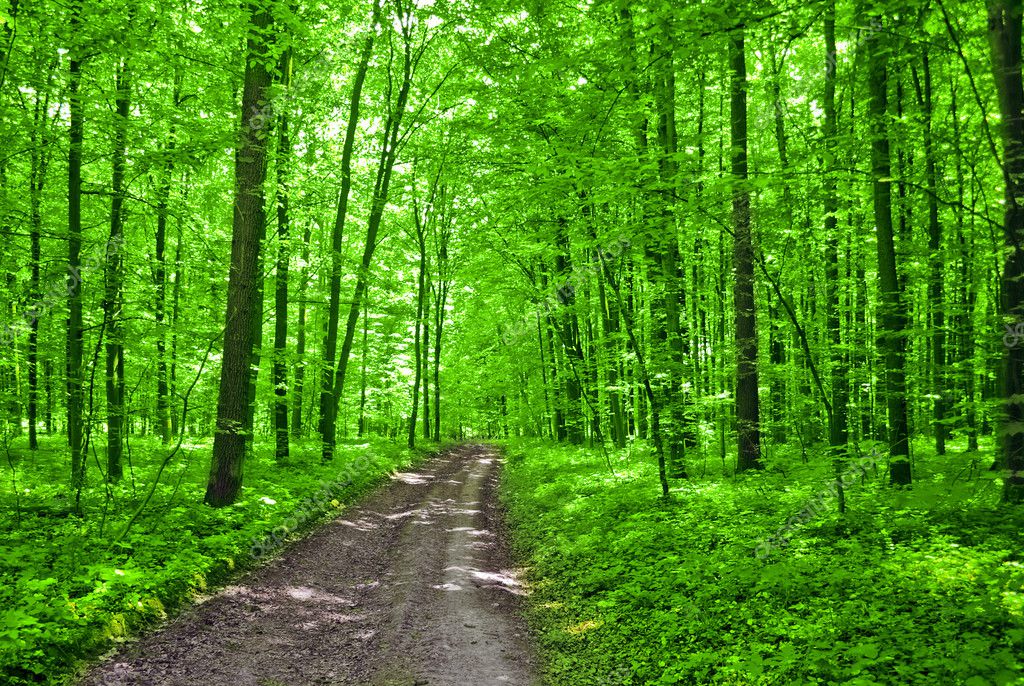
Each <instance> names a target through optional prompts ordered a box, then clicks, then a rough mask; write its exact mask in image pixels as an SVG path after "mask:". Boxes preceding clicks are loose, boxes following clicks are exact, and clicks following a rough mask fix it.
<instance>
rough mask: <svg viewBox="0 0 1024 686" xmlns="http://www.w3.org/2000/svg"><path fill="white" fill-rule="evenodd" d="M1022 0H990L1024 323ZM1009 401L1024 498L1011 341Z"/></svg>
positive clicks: (1007, 290)
mask: <svg viewBox="0 0 1024 686" xmlns="http://www.w3.org/2000/svg"><path fill="white" fill-rule="evenodd" d="M1022 11H1024V10H1022V7H1021V2H1020V0H989V2H988V29H989V40H990V43H991V47H992V65H993V71H994V73H995V80H996V88H997V90H998V91H999V110H1000V114H1001V130H1002V143H1003V158H1004V159H1003V184H1004V187H1005V188H1004V197H1005V200H1006V202H1005V209H1004V217H1003V244H1004V246H1005V249H1006V250H1005V261H1004V262H1003V275H1002V280H1001V282H1000V285H1001V286H1002V288H1001V290H1002V293H1001V295H1002V298H1001V300H1000V302H999V305H1000V308H999V309H1000V312H999V313H1000V314H1001V315H1002V317H1003V318H1004V320H1007V321H1011V320H1012V321H1013V322H1014V324H1012V325H1014V326H1015V325H1016V324H1017V323H1019V322H1022V321H1024V112H1022V110H1024V83H1022V78H1021V15H1022ZM999 380H1000V386H1001V388H1000V391H1001V392H1000V395H1001V400H1002V402H1003V414H1004V416H1003V432H1002V433H1003V435H1002V441H1001V442H1002V453H1003V467H1004V469H1006V470H1007V472H1008V474H1007V476H1006V480H1005V481H1004V484H1003V499H1004V500H1005V501H1007V502H1013V503H1019V502H1022V501H1024V345H1021V344H1019V343H1018V344H1017V345H1007V346H1005V350H1004V352H1003V365H1002V368H1001V370H1000V375H999Z"/></svg>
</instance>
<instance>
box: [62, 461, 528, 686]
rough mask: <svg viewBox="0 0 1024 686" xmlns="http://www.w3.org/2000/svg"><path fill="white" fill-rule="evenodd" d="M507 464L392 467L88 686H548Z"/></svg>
mask: <svg viewBox="0 0 1024 686" xmlns="http://www.w3.org/2000/svg"><path fill="white" fill-rule="evenodd" d="M498 471H499V456H498V454H497V452H496V449H494V448H490V447H486V446H460V447H457V448H453V449H451V450H448V451H446V452H442V453H441V454H439V455H438V456H436V457H434V458H431V459H429V460H428V461H426V462H424V463H422V464H421V465H420V466H419V468H418V469H416V470H415V471H413V472H404V473H398V474H396V475H394V477H393V478H392V480H391V482H390V483H388V484H386V485H384V486H382V487H380V488H378V489H377V490H376V491H374V492H373V493H372V494H370V495H369V496H368V497H367V498H366V499H365V500H363V501H362V502H361V503H360V504H359V505H358V506H356V507H354V508H353V509H351V510H349V511H348V512H346V513H345V515H343V516H341V517H339V518H338V519H335V520H333V521H331V522H329V523H328V524H326V525H325V526H323V527H321V528H320V529H318V530H317V531H315V532H314V533H312V534H311V535H310V536H308V537H306V538H304V539H303V540H301V541H299V542H298V543H296V544H295V545H293V546H291V547H290V548H288V549H287V550H286V551H285V552H284V553H283V554H282V555H281V556H280V557H278V558H276V559H274V560H272V561H271V562H269V563H268V564H266V565H264V566H262V567H260V568H259V569H257V570H255V571H254V572H252V573H251V574H249V575H248V576H246V577H243V578H242V579H240V580H238V581H237V582H236V584H235V585H232V586H229V587H227V588H225V589H224V590H223V591H221V592H220V593H218V594H217V595H215V596H213V597H211V598H209V599H207V600H205V601H204V602H201V603H200V604H197V605H195V606H193V607H192V608H189V609H188V610H186V611H185V612H183V613H182V614H181V616H179V617H178V618H177V619H176V620H175V621H173V622H172V623H170V624H169V625H167V626H166V627H165V628H163V629H162V630H160V631H158V632H156V633H153V634H150V635H149V636H147V637H144V638H143V639H141V640H140V641H138V642H136V643H133V644H131V645H130V646H129V647H127V648H125V649H124V650H122V651H121V652H120V653H118V654H117V655H114V656H113V657H110V658H109V659H107V660H105V661H104V662H103V663H101V664H99V665H98V666H96V667H95V668H94V669H93V670H92V671H91V672H90V673H89V674H88V675H87V676H86V677H85V678H84V680H83V681H82V682H81V685H82V686H128V685H132V686H135V685H139V686H141V685H144V684H147V685H148V684H154V685H157V684H159V685H160V686H175V685H180V686H194V685H195V684H207V685H209V686H217V685H228V684H230V685H231V686H245V685H252V686H284V685H287V686H300V685H301V686H313V685H315V684H336V685H339V686H340V685H348V684H353V685H355V684H358V685H361V686H418V685H429V686H444V685H449V686H456V685H465V686H470V685H472V686H477V685H482V684H510V685H513V686H515V685H517V684H518V685H523V686H527V685H529V684H535V683H537V681H536V677H535V676H534V674H535V658H534V655H533V654H532V652H531V649H530V646H529V645H528V639H527V632H526V627H525V624H524V623H523V620H522V619H521V614H520V609H521V607H520V606H521V602H522V599H521V596H522V595H523V594H524V591H523V590H522V588H521V587H520V583H519V581H517V578H516V572H515V570H514V569H513V565H512V562H511V558H510V556H509V553H508V549H507V547H506V545H505V542H504V536H503V524H502V518H501V513H500V511H499V509H498V506H497V495H496V492H497V488H498Z"/></svg>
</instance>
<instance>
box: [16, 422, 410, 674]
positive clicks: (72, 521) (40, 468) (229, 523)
mask: <svg viewBox="0 0 1024 686" xmlns="http://www.w3.org/2000/svg"><path fill="white" fill-rule="evenodd" d="M45 448H47V446H46V445H45V444H44V450H43V451H41V454H37V455H32V456H28V455H29V454H28V453H26V457H25V458H23V460H22V464H21V465H20V470H21V476H20V482H19V487H20V488H21V489H22V493H21V498H20V512H21V519H20V523H19V522H18V521H17V520H16V516H17V515H16V512H17V510H16V508H15V506H14V501H13V498H12V497H11V494H10V490H9V489H8V490H6V491H5V492H4V493H3V495H2V496H0V498H2V500H0V504H2V506H3V521H2V526H3V529H4V530H5V532H6V534H5V540H4V543H3V547H2V555H0V608H3V610H2V611H0V683H3V684H5V685H6V684H10V685H11V686H16V685H17V684H36V683H49V684H59V683H65V682H66V680H67V679H68V678H69V677H70V675H71V674H72V673H73V672H74V670H75V669H76V668H77V667H78V666H79V664H80V662H81V661H82V660H83V659H88V658H91V657H93V656H95V655H97V654H98V653H100V652H102V651H103V650H105V649H107V648H109V647H110V645H111V644H112V643H116V642H119V641H123V640H124V639H125V638H127V637H128V636H130V635H132V634H134V633H137V632H138V631H140V630H142V629H144V628H146V627H150V626H152V625H153V624H154V623H156V622H158V621H160V620H162V619H165V618H166V617H167V616H168V615H169V614H173V613H174V612H175V611H176V610H178V609H179V608H180V607H181V606H182V605H183V604H184V603H187V602H188V601H190V600H192V599H194V598H196V597H197V596H199V595H201V594H204V593H208V592H211V591H212V589H213V588H215V587H216V586H218V585H220V584H223V583H225V582H226V581H227V580H228V579H230V578H233V577H234V576H237V575H238V574H239V573H240V572H241V571H244V570H246V569H249V568H251V567H252V566H254V564H255V563H256V562H257V561H258V560H259V559H260V558H262V557H264V556H265V555H269V554H273V552H274V551H275V550H277V547H271V548H268V549H267V550H265V551H264V550H261V549H256V548H254V542H257V541H262V540H264V539H268V538H269V539H270V540H273V536H275V535H276V536H277V539H278V540H281V542H282V543H283V542H284V540H287V539H290V538H294V536H295V535H297V534H301V532H302V531H303V530H305V529H308V528H309V527H310V526H312V525H314V524H315V523H317V522H318V521H322V520H323V519H324V518H326V517H330V516H333V515H336V514H337V512H338V510H339V508H341V507H343V506H344V503H347V502H350V501H351V500H352V499H353V498H355V497H356V496H358V495H359V494H360V493H362V492H364V491H365V490H366V489H367V488H369V487H370V486H372V485H374V484H376V483H378V482H379V481H380V479H381V477H382V476H383V475H384V474H387V473H389V472H391V471H393V470H395V469H397V468H399V467H402V466H404V465H407V464H409V463H410V461H411V460H412V459H414V458H415V455H412V454H410V453H409V452H408V451H407V450H404V449H401V448H399V447H397V446H396V445H394V444H392V443H389V442H385V441H380V440H374V441H372V442H371V441H367V442H363V443H350V444H342V445H339V446H338V451H337V455H336V458H335V461H334V462H333V463H332V464H329V465H321V464H320V460H319V453H318V451H317V449H316V448H317V447H316V446H301V447H300V448H299V449H296V450H295V451H294V455H295V463H296V465H301V467H300V466H296V467H293V468H281V467H278V466H276V465H275V464H274V459H273V446H270V445H267V446H264V445H257V448H256V451H255V455H254V456H253V457H252V459H251V460H250V461H249V462H248V463H247V465H246V486H245V490H244V491H243V497H242V498H241V499H240V500H239V501H238V502H237V503H235V504H234V505H232V506H230V507H225V508H219V509H213V508H209V507H206V506H205V505H203V504H202V497H203V491H204V487H205V476H206V472H205V468H206V464H207V462H208V456H209V450H210V447H209V444H208V442H204V443H201V444H198V445H195V446H192V447H191V448H190V449H189V451H188V454H187V457H186V458H185V459H184V460H183V462H182V464H181V465H178V466H176V467H175V468H174V469H173V474H172V476H171V477H170V478H167V477H165V478H164V480H163V482H162V483H161V484H160V486H158V488H157V490H156V493H155V496H154V498H153V500H152V501H151V503H150V506H149V507H148V508H147V509H146V510H145V512H144V514H143V516H142V517H140V518H139V520H138V521H137V522H136V523H135V525H134V526H133V528H131V529H130V531H129V532H128V534H127V535H126V536H124V537H120V534H121V532H122V531H123V530H124V527H125V524H126V522H127V520H128V517H129V516H130V515H131V513H132V512H133V511H134V510H135V508H136V507H137V506H138V504H139V499H140V498H141V497H142V495H143V492H144V489H142V488H141V487H140V488H139V489H138V491H137V492H136V491H135V490H134V489H133V487H132V479H134V480H135V481H136V482H137V483H139V484H148V483H150V482H151V479H152V478H153V476H154V475H155V472H156V468H157V466H158V464H159V462H160V460H161V459H162V450H163V449H162V448H160V447H159V445H158V444H153V443H149V442H142V446H141V447H139V446H136V447H135V448H134V451H135V452H134V457H133V460H134V470H133V471H134V473H133V474H132V475H128V476H127V478H126V479H125V481H123V482H122V483H121V484H119V485H117V486H112V487H111V496H112V498H111V500H109V501H107V502H106V505H105V506H103V507H102V511H101V508H100V507H95V506H94V507H90V508H89V509H88V510H87V512H88V513H89V516H88V517H87V518H84V519H80V518H77V517H74V516H71V515H70V514H69V511H68V503H67V499H66V495H65V493H66V491H65V490H64V489H63V488H60V487H58V486H56V485H54V484H58V483H59V479H58V478H57V477H56V474H57V473H58V472H57V469H61V468H62V467H63V465H62V464H60V461H58V460H51V459H49V455H48V453H49V451H48V450H46V449H45ZM348 465H360V469H358V470H348V469H346V467H347V466H348ZM60 473H62V469H61V472H60ZM324 482H327V483H328V484H331V485H333V486H334V487H333V488H332V489H331V494H332V498H331V501H328V502H325V503H323V505H324V506H323V507H312V508H311V507H309V506H306V507H305V509H304V511H305V512H306V513H307V515H308V516H305V517H302V518H298V517H296V512H297V510H298V509H299V508H300V507H302V506H303V502H304V499H306V498H308V497H310V496H312V495H313V494H315V493H317V492H319V491H320V490H322V489H323V488H324V485H323V484H324ZM84 498H85V499H86V501H87V502H89V503H90V504H91V505H95V504H97V503H103V502H104V501H105V486H104V485H101V484H94V485H92V486H90V487H89V488H87V489H86V491H85V493H84ZM296 522H297V523H298V524H297V525H296ZM282 534H284V535H283V539H284V540H282Z"/></svg>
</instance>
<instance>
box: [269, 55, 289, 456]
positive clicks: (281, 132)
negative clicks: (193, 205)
mask: <svg viewBox="0 0 1024 686" xmlns="http://www.w3.org/2000/svg"><path fill="white" fill-rule="evenodd" d="M291 79H292V49H291V46H289V47H288V48H286V49H285V52H284V54H283V55H281V76H280V84H281V87H282V88H283V89H284V90H285V92H286V93H287V91H288V89H289V88H290V87H291ZM277 127H278V128H277V160H276V170H277V265H276V269H275V274H276V279H275V281H274V372H273V382H274V436H275V450H274V455H275V458H276V459H277V462H278V463H279V464H284V463H286V462H288V359H287V355H288V259H289V256H290V253H291V250H290V245H289V242H288V241H289V239H288V231H289V221H290V219H289V216H288V181H289V179H288V174H289V173H290V165H291V157H292V142H291V136H290V134H289V131H288V108H287V106H285V107H283V108H282V109H281V112H280V113H279V114H278V122H277Z"/></svg>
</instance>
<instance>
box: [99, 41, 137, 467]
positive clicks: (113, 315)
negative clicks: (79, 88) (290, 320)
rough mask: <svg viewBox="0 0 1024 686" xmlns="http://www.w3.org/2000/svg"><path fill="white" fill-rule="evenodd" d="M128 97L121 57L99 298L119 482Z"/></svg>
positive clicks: (111, 461) (110, 461)
mask: <svg viewBox="0 0 1024 686" xmlns="http://www.w3.org/2000/svg"><path fill="white" fill-rule="evenodd" d="M130 99H131V69H130V67H129V65H128V61H127V60H124V59H122V60H121V62H120V65H119V66H118V71H117V78H116V95H115V106H114V112H115V116H116V118H117V119H116V124H115V128H114V153H113V180H112V182H111V196H110V240H109V242H108V243H107V249H106V262H105V267H106V269H105V274H104V276H105V281H106V284H105V289H104V297H103V317H104V327H103V328H104V332H105V335H106V338H107V340H106V363H107V368H106V371H107V374H106V392H107V479H108V480H109V481H112V482H116V481H119V480H120V479H121V477H122V476H123V474H124V470H123V467H122V466H121V453H122V448H123V446H124V437H123V436H122V432H123V428H124V423H125V421H124V420H125V408H124V340H123V339H122V334H121V317H122V312H121V310H122V308H123V307H124V295H123V292H122V288H123V286H122V281H123V278H124V277H123V275H122V257H121V253H122V247H123V243H124V219H123V214H122V213H123V209H124V191H125V189H124V172H125V166H126V151H127V145H128V116H129V105H130Z"/></svg>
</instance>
